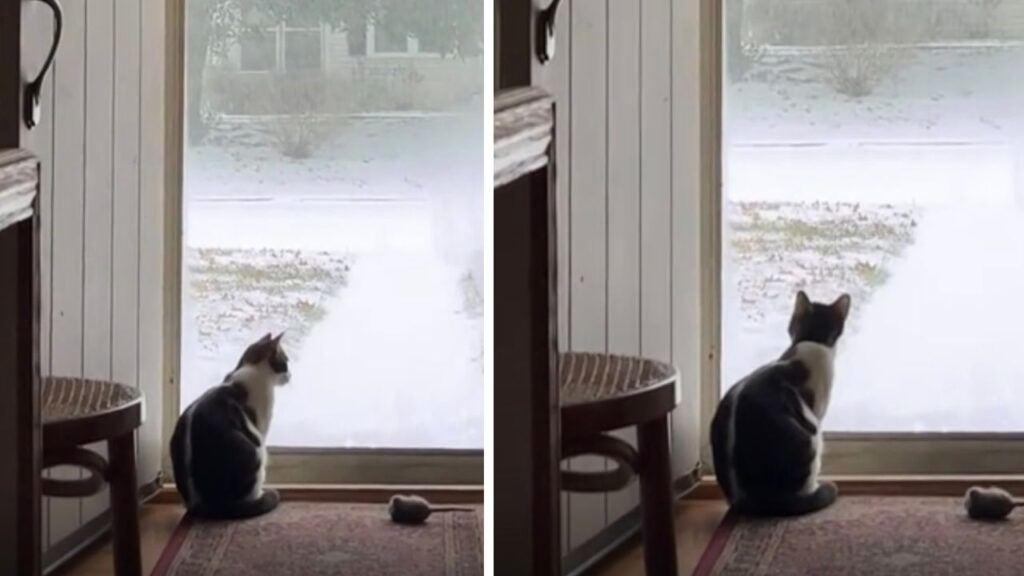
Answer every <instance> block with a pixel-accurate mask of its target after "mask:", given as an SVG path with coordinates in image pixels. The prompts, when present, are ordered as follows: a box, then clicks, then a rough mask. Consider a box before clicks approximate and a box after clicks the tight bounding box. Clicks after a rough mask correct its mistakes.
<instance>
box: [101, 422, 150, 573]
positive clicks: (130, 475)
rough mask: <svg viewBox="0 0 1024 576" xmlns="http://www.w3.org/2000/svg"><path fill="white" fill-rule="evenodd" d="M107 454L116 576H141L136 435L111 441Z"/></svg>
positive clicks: (132, 433) (132, 434)
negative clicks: (108, 459)
mask: <svg viewBox="0 0 1024 576" xmlns="http://www.w3.org/2000/svg"><path fill="white" fill-rule="evenodd" d="M108 451H109V458H110V468H109V481H110V509H111V515H112V517H113V533H114V574H115V575H116V576H142V559H141V557H140V552H139V500H138V495H137V494H138V487H137V486H136V478H135V434H134V432H129V433H128V434H125V435H123V436H120V437H118V438H112V439H110V441H109V442H108Z"/></svg>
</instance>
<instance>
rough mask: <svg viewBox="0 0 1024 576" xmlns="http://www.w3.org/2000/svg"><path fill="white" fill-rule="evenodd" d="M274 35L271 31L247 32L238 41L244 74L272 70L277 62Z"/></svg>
mask: <svg viewBox="0 0 1024 576" xmlns="http://www.w3.org/2000/svg"><path fill="white" fill-rule="evenodd" d="M276 36H277V35H276V34H275V33H274V32H273V31H266V30H259V31H247V32H245V33H243V34H242V36H241V38H240V39H239V49H240V52H241V68H242V70H243V71H246V72H266V71H268V70H273V69H274V66H275V64H276V62H277V53H276V51H277V42H276Z"/></svg>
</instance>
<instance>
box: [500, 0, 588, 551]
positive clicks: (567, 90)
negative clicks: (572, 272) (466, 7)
mask: <svg viewBox="0 0 1024 576" xmlns="http://www.w3.org/2000/svg"><path fill="white" fill-rule="evenodd" d="M495 9H497V5H495ZM555 27H556V29H557V30H559V31H560V33H561V36H560V44H559V49H560V50H562V52H561V55H560V56H561V57H556V58H555V59H554V60H552V61H551V62H550V63H549V64H548V68H547V69H546V72H547V73H548V74H549V77H548V78H546V79H545V80H546V81H547V83H548V86H549V89H550V90H551V92H552V94H554V96H555V134H556V139H555V147H556V149H555V162H556V164H555V177H556V179H557V180H556V184H555V192H556V200H555V201H556V217H557V224H556V226H557V229H558V230H557V232H558V238H557V241H558V271H557V280H558V342H559V345H560V346H561V347H562V349H563V351H564V350H567V349H568V347H569V343H570V341H571V337H572V334H571V330H570V324H569V309H570V306H571V305H570V301H569V291H570V284H571V283H570V281H569V274H568V271H569V269H570V268H571V264H572V260H571V258H572V254H571V253H570V251H569V247H570V244H571V242H570V233H571V224H572V222H571V219H570V218H569V215H570V213H571V211H572V199H571V198H572V197H571V194H570V192H569V191H570V189H571V188H572V169H571V165H572V162H571V159H572V143H573V135H572V129H571V128H572V122H571V118H572V115H571V114H570V111H571V110H572V108H571V107H570V105H569V103H570V101H571V97H572V91H571V87H572V83H571V82H570V70H571V64H572V50H573V47H572V3H571V2H567V3H566V4H564V5H562V7H561V8H560V9H559V10H558V14H557V15H556V21H555ZM495 30H497V27H496V28H495ZM495 45H497V42H496V43H495ZM560 504H561V507H562V509H561V536H562V537H561V542H562V554H566V553H568V551H569V521H568V520H569V516H570V509H569V496H568V494H566V493H564V492H563V493H562V494H561V497H560Z"/></svg>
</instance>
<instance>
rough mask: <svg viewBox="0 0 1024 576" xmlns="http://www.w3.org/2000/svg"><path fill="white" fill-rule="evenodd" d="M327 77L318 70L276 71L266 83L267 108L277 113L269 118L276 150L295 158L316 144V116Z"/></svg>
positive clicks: (323, 98) (322, 107) (319, 139)
mask: <svg viewBox="0 0 1024 576" xmlns="http://www.w3.org/2000/svg"><path fill="white" fill-rule="evenodd" d="M327 84H328V82H327V79H326V78H325V77H324V76H323V75H322V74H320V73H310V74H286V75H278V76H276V77H275V78H274V81H273V82H272V83H271V84H270V94H269V95H270V101H269V102H268V105H269V109H268V110H266V111H265V112H266V113H268V114H271V115H274V114H279V115H280V116H278V117H275V118H272V119H271V121H270V125H269V128H270V136H271V138H272V139H273V140H274V143H275V145H276V146H277V150H278V151H279V152H280V153H281V154H283V155H284V156H286V157H288V158H292V159H296V160H302V159H305V158H309V157H311V156H312V155H313V153H314V152H315V151H316V149H317V148H319V147H320V144H322V143H323V140H324V138H323V133H322V132H321V130H320V129H319V121H318V116H321V115H322V114H323V113H324V111H325V107H326V102H327V92H328V85H327Z"/></svg>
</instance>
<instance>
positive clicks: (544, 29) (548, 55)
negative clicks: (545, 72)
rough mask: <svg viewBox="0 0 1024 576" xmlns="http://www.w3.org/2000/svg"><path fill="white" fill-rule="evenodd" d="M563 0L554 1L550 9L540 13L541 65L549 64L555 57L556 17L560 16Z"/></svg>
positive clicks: (549, 6)
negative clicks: (559, 11) (560, 5)
mask: <svg viewBox="0 0 1024 576" xmlns="http://www.w3.org/2000/svg"><path fill="white" fill-rule="evenodd" d="M561 1H562V0H552V1H551V4H548V7H547V8H545V9H544V10H542V11H541V12H540V22H539V23H538V24H539V25H538V27H537V58H538V59H539V60H540V63H541V64H547V63H548V62H550V61H551V59H552V58H554V57H555V16H557V15H558V4H559V3H560V2H561Z"/></svg>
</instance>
